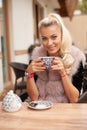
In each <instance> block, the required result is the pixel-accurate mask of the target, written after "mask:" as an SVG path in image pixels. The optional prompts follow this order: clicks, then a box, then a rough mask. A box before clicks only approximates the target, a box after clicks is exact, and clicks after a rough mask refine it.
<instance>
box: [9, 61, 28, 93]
mask: <svg viewBox="0 0 87 130" xmlns="http://www.w3.org/2000/svg"><path fill="white" fill-rule="evenodd" d="M9 65H10V66H11V67H12V68H13V71H14V74H15V86H14V92H16V90H17V89H20V90H21V91H22V90H23V89H25V88H26V82H25V81H24V77H25V70H26V68H27V66H28V65H27V64H24V63H19V62H11V63H10V64H9ZM19 78H21V79H22V80H21V81H20V83H18V79H19Z"/></svg>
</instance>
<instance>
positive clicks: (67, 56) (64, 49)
mask: <svg viewBox="0 0 87 130" xmlns="http://www.w3.org/2000/svg"><path fill="white" fill-rule="evenodd" d="M53 24H57V25H58V26H59V27H60V29H61V32H62V45H61V48H60V55H61V57H62V59H63V63H64V66H65V68H69V67H70V66H71V65H72V64H73V62H74V58H73V57H72V55H71V45H72V38H71V35H70V33H69V31H68V29H67V28H66V27H65V25H64V23H63V19H62V18H61V16H60V15H58V14H56V13H50V14H49V15H48V16H47V17H46V18H44V19H42V20H41V21H40V22H39V25H38V26H39V30H40V29H41V27H46V26H50V25H53Z"/></svg>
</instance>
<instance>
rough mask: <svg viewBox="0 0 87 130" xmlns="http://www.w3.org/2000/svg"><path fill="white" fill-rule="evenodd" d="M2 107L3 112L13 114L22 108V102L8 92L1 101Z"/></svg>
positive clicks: (11, 91) (11, 92)
mask: <svg viewBox="0 0 87 130" xmlns="http://www.w3.org/2000/svg"><path fill="white" fill-rule="evenodd" d="M2 107H3V109H4V110H5V111H8V112H15V111H18V110H19V109H20V108H21V107H22V101H21V99H20V97H19V96H18V95H16V94H14V93H13V90H10V91H9V92H8V93H7V95H6V96H5V97H4V99H3V101H2Z"/></svg>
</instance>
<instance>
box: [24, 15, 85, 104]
mask: <svg viewBox="0 0 87 130" xmlns="http://www.w3.org/2000/svg"><path fill="white" fill-rule="evenodd" d="M39 32H40V40H41V46H40V47H36V48H35V49H34V51H33V53H32V62H31V63H30V64H29V65H28V68H27V69H26V72H28V76H27V91H28V94H29V97H30V99H31V100H50V101H52V102H57V103H75V102H77V101H78V97H79V92H80V89H81V84H82V71H83V65H84V62H85V57H84V54H83V53H82V52H81V51H80V50H79V49H77V48H76V47H74V46H72V40H71V37H70V34H69V31H68V30H67V28H66V27H65V25H64V23H63V21H62V19H61V17H60V16H59V15H57V14H54V13H51V14H49V15H48V17H46V18H44V19H43V20H41V21H40V23H39ZM44 56H48V57H51V56H53V57H54V60H53V65H52V66H51V69H50V70H49V71H48V70H46V67H45V66H44V63H43V62H42V61H41V57H44ZM78 74H79V76H78ZM34 75H37V80H36V81H35V79H34V77H35V76H34ZM78 79H81V80H80V81H79V83H77V81H78ZM76 84H79V85H80V86H76Z"/></svg>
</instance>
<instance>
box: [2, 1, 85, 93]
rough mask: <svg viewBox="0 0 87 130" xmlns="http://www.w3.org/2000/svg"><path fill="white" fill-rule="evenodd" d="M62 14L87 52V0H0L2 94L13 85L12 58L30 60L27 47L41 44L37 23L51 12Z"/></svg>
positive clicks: (77, 40)
mask: <svg viewBox="0 0 87 130" xmlns="http://www.w3.org/2000/svg"><path fill="white" fill-rule="evenodd" d="M51 12H55V13H58V14H60V15H61V16H62V18H63V20H64V23H65V25H66V26H67V28H68V29H69V31H70V33H71V36H72V39H73V44H74V45H76V46H77V47H79V48H80V49H81V50H82V51H83V52H84V54H85V55H87V0H0V95H1V93H2V92H3V90H4V89H7V88H8V87H9V86H10V87H13V85H14V80H15V75H14V73H13V71H12V69H11V68H10V67H9V63H10V62H12V61H15V62H21V63H26V64H27V63H28V62H29V58H30V57H29V52H28V51H27V49H28V47H29V46H30V45H32V44H38V43H39V33H38V22H39V21H40V20H41V19H42V18H44V17H45V16H47V15H48V14H49V13H51Z"/></svg>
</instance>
